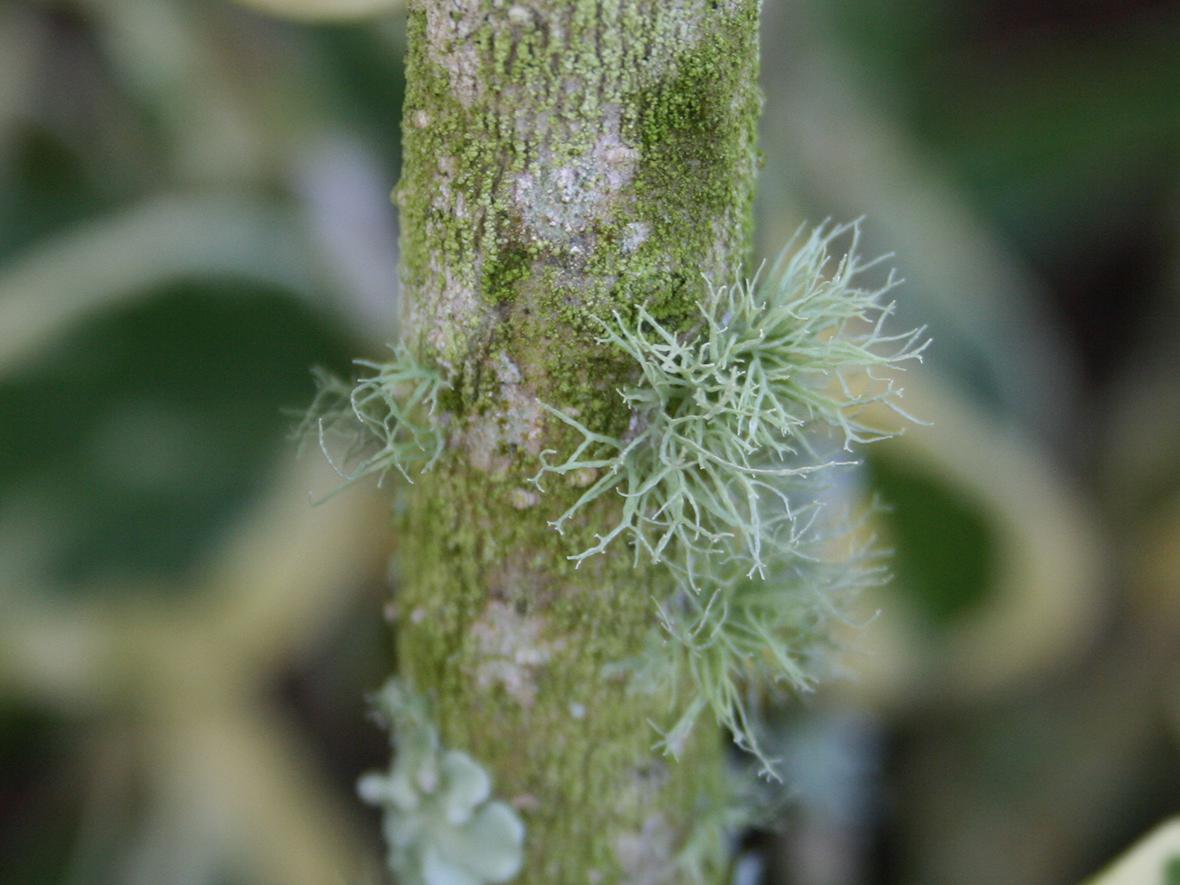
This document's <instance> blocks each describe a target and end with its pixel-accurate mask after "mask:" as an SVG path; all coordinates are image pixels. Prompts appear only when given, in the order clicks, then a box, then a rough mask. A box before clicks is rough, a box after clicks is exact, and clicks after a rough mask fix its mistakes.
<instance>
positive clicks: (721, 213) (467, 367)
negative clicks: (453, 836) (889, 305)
mask: <svg viewBox="0 0 1180 885" xmlns="http://www.w3.org/2000/svg"><path fill="white" fill-rule="evenodd" d="M407 6H408V18H407V76H406V86H407V92H406V107H405V124H404V125H403V127H402V133H403V138H404V146H405V149H404V153H403V156H404V163H405V166H404V173H403V178H402V181H401V182H400V183H399V185H398V187H397V191H396V200H397V203H398V205H399V206H400V207H401V213H402V215H401V218H402V225H401V230H402V256H403V263H402V269H401V273H402V278H403V282H404V288H403V291H404V296H405V300H404V318H403V324H402V326H403V329H404V330H405V334H406V339H405V340H406V342H407V344H408V345H409V346H410V347H411V348H412V349H413V351H414V353H415V354H416V355H417V356H418V357H419V359H420V360H422V361H423V362H425V363H427V364H429V365H436V366H439V367H440V368H441V369H442V370H443V371H445V373H446V377H447V378H448V380H449V381H450V383H451V387H450V388H449V389H447V390H446V391H445V392H444V394H443V395H442V396H440V404H439V421H440V425H441V426H442V428H443V430H444V432H445V435H446V446H445V448H444V452H443V454H442V456H441V458H440V459H439V461H438V464H437V466H436V467H435V469H434V470H432V471H431V473H429V474H428V475H426V476H425V477H423V478H421V479H420V480H419V481H418V482H417V483H416V485H415V486H414V488H413V489H412V490H410V493H409V498H408V501H407V508H406V511H405V520H404V524H403V525H402V528H401V531H400V532H399V546H400V549H401V551H402V556H403V558H404V564H403V568H402V570H401V571H402V574H403V575H404V576H405V580H404V582H403V584H402V586H401V587H400V589H399V593H400V594H401V600H400V602H399V605H400V606H401V608H402V609H403V610H405V611H410V612H414V613H420V614H421V617H420V618H418V619H417V620H415V619H413V618H403V619H401V620H400V621H399V622H398V637H397V649H398V657H399V666H400V668H401V672H402V673H403V674H404V676H405V677H406V678H408V679H412V681H413V682H414V684H415V685H418V686H421V687H423V688H424V689H428V690H429V691H430V692H431V693H432V696H433V697H435V698H436V699H437V703H436V712H437V720H438V722H437V724H438V728H439V733H440V735H441V736H442V737H443V738H444V739H445V741H446V742H448V743H450V744H453V745H455V746H462V747H464V748H466V749H467V750H468V752H470V753H472V754H473V755H475V756H477V757H478V758H480V759H482V760H488V764H489V765H490V766H493V767H494V769H495V772H496V779H497V783H498V784H501V785H503V789H504V791H505V794H506V795H510V796H528V797H531V798H530V803H529V805H530V807H533V806H535V807H536V808H537V809H538V810H537V813H536V814H535V816H531V815H530V817H529V833H530V839H529V846H528V858H527V861H526V863H525V867H524V871H523V874H522V878H524V879H526V880H528V881H529V882H537V883H545V882H562V881H570V882H573V881H592V880H594V879H597V880H598V881H601V882H603V883H614V882H620V881H626V877H625V875H624V874H623V873H622V871H621V869H620V867H619V858H618V857H617V855H616V853H615V841H616V836H618V835H619V834H620V833H624V832H632V833H633V832H641V831H642V825H643V821H644V820H646V819H647V818H648V817H649V816H650V815H651V814H652V813H653V812H656V811H659V812H661V813H663V814H664V816H665V819H666V821H667V823H668V826H669V827H670V828H671V829H672V830H673V831H674V833H675V841H676V845H680V844H681V842H682V841H683V838H684V835H685V832H686V827H687V825H688V820H687V818H688V816H689V815H690V814H691V809H692V807H693V802H694V797H695V796H696V793H697V791H698V789H699V780H700V777H699V774H697V773H696V772H699V771H712V770H713V769H715V768H717V766H718V762H719V759H720V754H721V746H720V743H719V742H718V741H715V740H711V739H710V736H708V735H706V734H703V730H700V731H701V732H702V735H701V736H700V737H699V739H698V738H696V737H693V738H691V739H690V740H689V741H687V742H686V745H685V747H684V759H685V763H686V764H685V766H684V767H683V769H680V768H677V769H676V770H675V771H673V772H672V773H670V774H669V775H668V776H667V777H666V778H665V780H664V781H662V782H661V784H660V785H659V788H658V789H652V790H649V791H646V792H644V793H642V794H635V795H633V796H632V795H631V794H629V793H626V788H625V785H626V782H627V780H628V777H629V776H628V772H629V771H631V770H632V769H633V768H634V767H636V766H641V765H646V764H649V763H651V762H652V761H653V760H654V761H659V760H658V758H657V757H656V756H655V755H654V754H653V750H652V746H651V744H652V741H651V735H650V732H648V731H647V729H646V726H645V725H644V723H645V722H646V721H647V720H648V719H649V718H654V719H655V720H656V721H657V722H658V723H659V724H660V725H661V726H662V727H665V728H670V727H671V726H672V724H673V723H674V721H675V717H676V716H677V715H679V712H680V711H679V710H674V711H670V712H668V713H666V714H665V713H664V712H662V711H661V712H659V713H653V704H652V701H651V699H650V698H646V697H640V696H637V695H635V694H633V693H631V692H629V691H628V688H627V680H626V679H613V680H607V679H603V678H602V670H603V667H604V665H605V664H606V663H607V662H609V661H613V660H620V659H627V658H631V657H634V656H635V655H636V654H637V653H638V652H639V651H640V650H641V649H642V647H643V644H644V641H645V636H646V635H647V633H648V630H649V628H650V627H651V626H652V625H653V624H654V623H655V621H656V613H655V611H654V610H653V608H652V606H651V605H650V604H649V594H650V593H651V592H652V590H653V589H654V588H655V584H654V581H655V580H656V578H655V576H654V575H653V574H652V573H651V571H650V570H649V569H648V568H647V567H646V564H644V565H643V566H641V567H640V568H635V567H634V566H633V564H632V563H631V560H630V557H629V556H628V555H627V554H626V553H623V555H621V556H603V557H599V558H597V559H596V561H595V562H594V563H587V564H586V565H585V566H584V567H583V568H581V569H575V567H574V564H573V563H572V562H570V561H569V560H567V559H566V556H567V555H568V554H569V553H571V552H575V551H576V549H578V548H577V547H576V546H574V545H578V544H582V543H583V542H589V541H591V540H592V537H591V535H590V534H589V531H590V530H589V529H588V528H587V527H586V526H571V527H570V528H569V529H568V530H567V534H566V536H564V537H562V536H558V535H556V534H555V533H553V532H552V531H550V530H549V529H548V527H547V520H549V519H553V518H555V517H556V516H557V515H558V514H559V513H560V512H561V510H562V509H564V508H565V507H568V506H569V504H571V503H573V501H574V500H576V498H577V497H578V496H579V495H580V494H581V492H582V491H584V489H585V484H586V483H591V484H592V483H593V482H595V481H597V479H598V477H597V476H595V475H594V472H593V471H590V470H586V471H575V472H572V473H571V474H570V475H569V477H568V484H567V482H564V481H562V482H558V481H556V480H555V481H554V482H553V483H552V484H547V493H546V494H544V495H541V494H540V493H539V492H538V491H537V490H536V489H535V488H533V487H532V486H530V485H529V483H528V479H529V478H530V477H531V476H532V475H533V474H534V473H535V472H536V469H537V467H538V466H539V463H538V456H539V452H540V451H541V450H543V449H545V448H557V447H562V446H565V445H568V444H570V443H571V442H572V441H573V438H574V434H573V431H572V430H571V429H570V428H569V427H568V426H566V425H564V424H562V423H561V422H560V421H557V420H556V419H554V418H553V417H552V415H551V414H549V413H548V412H546V411H545V410H544V409H543V408H541V407H540V406H539V401H544V402H559V403H561V404H562V406H563V407H565V408H568V409H569V410H571V414H572V413H573V412H574V411H576V414H577V416H578V418H579V420H581V421H582V422H583V423H584V424H585V425H586V426H588V427H592V428H594V429H595V430H597V431H602V432H612V433H613V432H618V433H621V432H623V430H624V428H625V423H626V420H627V415H626V414H625V412H626V410H625V406H624V404H623V403H622V402H621V400H620V399H619V398H618V396H617V395H616V394H615V389H616V388H617V387H619V386H620V385H621V384H623V383H624V382H625V381H626V380H627V379H626V377H625V374H626V371H627V369H628V365H627V359H626V358H625V356H624V355H621V354H620V353H619V352H618V351H617V349H615V348H613V347H611V346H609V345H604V344H601V343H599V342H598V341H597V338H598V337H599V335H600V329H599V326H598V324H597V320H598V319H601V318H609V317H610V316H611V314H612V312H613V311H614V310H625V309H627V308H628V306H629V305H630V304H631V303H632V302H633V301H635V300H642V299H649V300H650V304H651V308H652V311H653V313H654V314H655V315H657V316H659V317H660V318H661V320H662V321H664V322H666V323H668V324H669V325H670V326H676V325H678V324H679V323H682V322H684V321H687V320H689V319H690V318H691V317H692V315H693V311H694V310H695V308H694V301H695V298H696V295H697V291H696V286H695V281H696V280H697V279H698V275H699V273H700V272H701V271H702V270H704V271H707V272H709V273H713V274H718V273H721V272H722V271H723V270H726V269H728V268H731V267H733V266H734V264H735V262H736V261H737V260H738V259H739V258H740V256H741V254H742V251H743V250H744V249H745V248H746V247H747V245H748V243H749V235H750V218H749V214H750V209H751V205H752V196H753V176H754V170H755V167H756V164H757V153H756V150H755V145H754V139H755V131H756V117H757V110H758V105H759V97H758V95H759V93H758V85H757V83H758V77H757V23H758V7H759V3H758V2H757V0H727V2H724V3H717V2H715V0H658V2H656V0H644V2H642V3H630V2H622V0H528V2H524V0H521V2H512V0H456V2H455V3H454V4H450V3H446V2H442V3H440V2H437V0H430V2H426V0H409V2H408V4H407ZM460 40H462V41H463V42H462V44H460V42H459V41H460ZM473 73H474V76H473ZM440 158H442V162H441V163H440ZM579 484H582V485H581V486H579ZM616 506H617V502H616V501H605V500H604V501H603V502H601V504H600V505H596V508H595V512H596V514H597V515H599V516H601V518H603V519H604V520H609V519H610V518H612V515H613V514H614V512H615V510H616ZM589 524H590V523H589V521H588V522H587V526H588V525H589ZM493 606H503V607H504V608H498V607H497V608H493ZM504 611H511V612H512V613H513V616H514V617H516V618H517V619H519V620H520V621H522V622H524V623H526V624H530V623H536V624H543V625H544V627H543V629H540V630H538V632H537V634H536V635H537V636H538V637H539V640H538V641H539V642H541V643H549V644H550V645H549V648H548V654H549V658H548V660H547V661H545V662H544V663H543V664H541V663H532V662H530V661H525V662H524V663H523V664H522V663H518V662H517V661H515V660H514V656H513V655H512V654H511V653H501V652H500V651H499V650H498V648H499V646H498V645H497V644H496V642H491V641H489V636H490V635H494V634H495V633H497V631H498V630H499V627H497V626H495V625H497V624H499V625H501V626H502V623H501V619H498V616H492V615H491V614H490V613H493V612H504ZM476 625H482V626H480V627H478V628H477V626H476ZM526 632H527V631H526ZM557 639H562V640H564V642H565V644H564V645H563V646H562V647H560V648H558V647H557V646H556V644H555V640H557ZM524 641H525V642H526V647H527V645H528V643H531V642H532V640H531V639H528V638H527V637H526V639H525V640H524ZM489 665H490V666H489ZM509 686H513V687H514V688H515V687H519V686H528V690H527V691H526V692H525V693H521V692H517V695H516V696H514V695H513V694H512V693H511V692H510V691H508V690H507V689H508V687H509ZM522 698H529V699H530V702H528V703H522V702H521V699H522ZM690 768H691V769H692V770H689V769H690ZM522 809H523V806H522ZM522 813H527V811H523V810H522Z"/></svg>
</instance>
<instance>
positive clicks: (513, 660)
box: [471, 601, 564, 707]
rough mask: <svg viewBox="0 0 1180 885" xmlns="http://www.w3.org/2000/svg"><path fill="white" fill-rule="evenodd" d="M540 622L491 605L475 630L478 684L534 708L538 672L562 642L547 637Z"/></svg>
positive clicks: (494, 602)
mask: <svg viewBox="0 0 1180 885" xmlns="http://www.w3.org/2000/svg"><path fill="white" fill-rule="evenodd" d="M544 628H545V624H544V622H543V621H542V620H541V619H540V618H536V617H529V616H527V615H521V614H518V613H517V612H516V610H515V609H513V608H512V607H511V606H509V605H507V604H505V603H503V602H498V601H493V602H491V603H489V604H488V607H487V608H486V609H485V610H484V612H483V614H482V615H481V616H480V618H479V620H477V621H476V622H475V623H474V624H473V625H472V627H471V633H472V636H473V637H474V638H475V643H476V650H477V652H476V653H477V658H478V664H477V665H476V667H475V681H476V683H477V684H478V685H479V686H480V688H483V689H491V688H492V687H495V686H499V687H501V688H503V689H504V691H505V692H506V693H507V694H508V696H509V697H510V698H512V699H513V700H514V701H515V702H516V703H518V704H520V705H521V706H523V707H531V706H532V705H533V701H534V699H535V698H536V695H537V682H536V675H535V671H536V669H537V668H538V667H542V666H544V665H545V664H547V663H548V662H549V659H550V658H551V657H552V656H553V653H554V652H555V651H559V650H560V649H561V648H562V646H563V645H564V642H563V640H562V639H560V638H558V639H554V640H549V639H546V638H545V637H544V635H543V634H544Z"/></svg>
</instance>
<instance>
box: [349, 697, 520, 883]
mask: <svg viewBox="0 0 1180 885" xmlns="http://www.w3.org/2000/svg"><path fill="white" fill-rule="evenodd" d="M374 707H375V708H376V711H377V714H378V715H379V717H380V718H381V720H382V721H383V723H385V724H386V725H387V726H388V727H389V729H390V733H391V736H392V743H393V746H394V749H395V756H394V761H393V765H392V766H391V767H390V769H389V771H388V772H387V773H376V772H374V773H370V774H366V775H365V776H364V777H363V778H361V780H360V783H359V784H358V785H357V789H358V792H359V793H360V796H361V798H362V799H364V800H365V801H366V802H368V803H370V804H372V805H377V806H379V807H380V808H381V809H382V810H383V812H384V818H383V822H382V823H383V829H384V833H385V841H386V844H387V846H388V849H389V856H388V865H389V869H390V872H391V873H393V874H394V875H395V876H396V877H397V881H398V882H400V883H404V885H483V883H496V882H508V881H511V880H512V879H513V878H515V877H516V875H517V874H518V873H519V872H520V868H521V864H522V863H523V859H524V835H525V828H524V823H523V822H522V821H521V820H520V818H519V817H518V816H517V814H516V812H515V811H513V810H512V808H511V807H509V806H508V805H506V804H505V803H503V802H499V801H496V800H494V799H491V798H490V797H491V787H492V782H491V778H489V776H488V774H487V772H486V771H484V769H483V767H482V766H480V764H479V763H478V762H476V761H475V760H474V759H472V758H471V757H470V756H469V755H467V754H466V753H462V752H459V751H457V750H445V749H443V748H442V747H441V746H440V743H439V738H438V732H437V729H436V728H435V726H434V725H433V723H432V722H431V720H430V717H429V714H428V710H427V704H426V702H425V700H424V699H423V698H421V697H419V696H417V695H415V694H414V693H412V692H411V691H409V690H408V689H407V688H406V687H405V686H404V685H402V684H401V683H399V682H398V681H397V680H392V679H391V680H390V681H389V682H388V683H386V685H385V687H384V688H382V689H381V691H380V692H379V693H378V694H377V695H376V697H375V698H374Z"/></svg>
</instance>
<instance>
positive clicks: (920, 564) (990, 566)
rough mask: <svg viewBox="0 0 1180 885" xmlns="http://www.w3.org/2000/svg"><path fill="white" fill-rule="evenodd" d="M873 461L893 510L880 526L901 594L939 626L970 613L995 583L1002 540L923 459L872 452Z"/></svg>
mask: <svg viewBox="0 0 1180 885" xmlns="http://www.w3.org/2000/svg"><path fill="white" fill-rule="evenodd" d="M868 464H869V471H870V475H871V479H872V485H873V488H874V489H875V490H876V491H878V492H879V493H880V494H881V498H882V499H883V500H884V502H885V504H886V507H887V508H888V510H887V511H886V512H885V514H884V515H883V516H882V518H881V523H882V526H883V528H884V531H885V533H886V535H887V537H888V542H889V545H890V547H891V548H892V549H894V551H895V552H894V555H893V559H892V561H891V564H892V566H893V569H894V571H895V574H896V582H895V585H894V586H895V587H896V588H897V591H898V593H899V594H900V596H902V597H903V598H905V599H907V600H908V601H909V602H910V603H911V604H912V605H913V607H914V609H915V610H916V611H917V612H918V613H919V614H920V615H921V616H923V617H924V618H926V619H927V620H928V621H929V622H930V624H931V625H932V626H935V627H945V626H948V625H950V624H952V623H955V622H958V621H960V620H962V619H963V618H964V617H966V616H969V615H970V614H971V612H973V611H974V610H975V609H977V608H978V607H979V606H980V605H981V604H983V603H985V602H986V601H987V599H988V596H989V594H990V593H991V592H992V591H994V590H995V587H996V576H997V573H998V563H997V555H998V553H999V539H998V538H997V537H996V533H995V529H994V526H993V525H992V523H991V522H990V521H989V517H988V514H987V513H986V512H985V511H984V509H983V507H982V506H980V504H979V503H978V502H976V501H973V500H971V499H970V498H967V497H965V496H964V494H963V489H962V488H956V487H954V486H952V485H950V484H949V483H947V482H946V481H944V480H942V479H941V478H939V477H938V476H936V475H935V474H933V473H930V472H926V471H923V470H922V469H921V464H920V462H913V461H910V462H907V461H904V460H900V459H895V458H890V457H888V456H887V455H883V454H880V453H875V454H874V455H873V456H872V457H870V459H869V462H868Z"/></svg>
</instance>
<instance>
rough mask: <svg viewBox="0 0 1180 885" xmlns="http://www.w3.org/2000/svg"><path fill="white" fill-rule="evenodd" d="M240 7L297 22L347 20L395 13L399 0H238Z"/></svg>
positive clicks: (400, 4) (399, 4) (400, 6)
mask: <svg viewBox="0 0 1180 885" xmlns="http://www.w3.org/2000/svg"><path fill="white" fill-rule="evenodd" d="M238 2H239V3H241V4H242V5H243V6H249V7H250V8H251V9H257V10H259V11H260V12H265V13H268V14H270V15H277V16H281V17H282V18H293V19H299V20H301V21H348V20H350V19H357V18H366V17H369V16H375V15H382V14H386V13H390V12H396V11H397V10H400V9H401V8H402V6H403V2H402V0H238Z"/></svg>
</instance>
